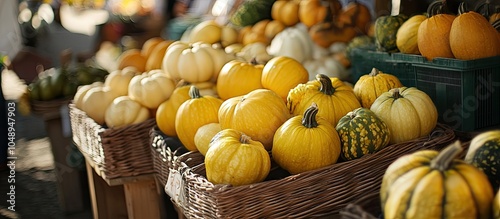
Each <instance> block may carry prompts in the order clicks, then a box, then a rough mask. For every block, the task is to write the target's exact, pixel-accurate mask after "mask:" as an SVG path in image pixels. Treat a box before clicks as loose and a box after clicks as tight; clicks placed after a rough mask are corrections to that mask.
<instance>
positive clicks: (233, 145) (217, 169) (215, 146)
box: [205, 129, 271, 186]
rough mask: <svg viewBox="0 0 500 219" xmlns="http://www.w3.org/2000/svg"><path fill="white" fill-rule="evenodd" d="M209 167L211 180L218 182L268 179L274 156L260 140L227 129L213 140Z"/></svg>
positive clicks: (206, 163)
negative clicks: (271, 156)
mask: <svg viewBox="0 0 500 219" xmlns="http://www.w3.org/2000/svg"><path fill="white" fill-rule="evenodd" d="M205 168H206V172H207V179H208V181H210V182H212V183H214V184H230V185H232V186H241V185H248V184H252V183H258V182H262V181H264V179H265V178H266V177H267V175H268V174H269V172H270V171H271V158H270V157H269V154H268V153H267V151H266V149H264V146H263V145H262V143H260V142H259V141H255V140H252V139H251V138H250V137H249V136H248V135H246V134H244V133H242V132H240V131H238V130H235V129H225V130H222V131H220V132H219V133H217V135H215V136H214V138H213V140H212V141H211V142H210V147H209V149H208V151H207V154H206V156H205Z"/></svg>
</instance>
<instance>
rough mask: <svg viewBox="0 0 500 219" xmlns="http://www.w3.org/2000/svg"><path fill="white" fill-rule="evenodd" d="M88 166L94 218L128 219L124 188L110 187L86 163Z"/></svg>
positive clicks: (119, 186) (87, 163)
mask: <svg viewBox="0 0 500 219" xmlns="http://www.w3.org/2000/svg"><path fill="white" fill-rule="evenodd" d="M86 165H87V176H88V180H89V189H90V199H91V204H92V214H93V218H94V219H108V218H109V219H122V218H123V219H126V218H128V213H127V210H126V207H127V205H126V203H125V194H124V191H123V186H121V185H118V186H109V185H108V184H107V183H106V182H105V181H104V180H103V179H102V178H101V177H100V176H98V175H97V173H96V172H95V171H94V169H93V168H92V166H91V165H90V163H89V162H86Z"/></svg>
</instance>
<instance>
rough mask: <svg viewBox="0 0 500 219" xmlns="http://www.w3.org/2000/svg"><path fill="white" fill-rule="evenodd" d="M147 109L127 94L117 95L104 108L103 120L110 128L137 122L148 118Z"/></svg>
mask: <svg viewBox="0 0 500 219" xmlns="http://www.w3.org/2000/svg"><path fill="white" fill-rule="evenodd" d="M149 117H150V115H149V109H148V108H146V107H144V106H143V105H141V104H140V103H138V102H137V101H135V100H132V99H131V98H130V97H129V96H120V97H117V98H115V99H114V100H113V102H111V104H110V105H109V106H108V108H107V109H106V113H105V116H104V121H105V122H106V125H107V126H108V127H110V128H119V127H122V126H126V125H132V124H137V123H141V122H144V121H146V120H147V119H149Z"/></svg>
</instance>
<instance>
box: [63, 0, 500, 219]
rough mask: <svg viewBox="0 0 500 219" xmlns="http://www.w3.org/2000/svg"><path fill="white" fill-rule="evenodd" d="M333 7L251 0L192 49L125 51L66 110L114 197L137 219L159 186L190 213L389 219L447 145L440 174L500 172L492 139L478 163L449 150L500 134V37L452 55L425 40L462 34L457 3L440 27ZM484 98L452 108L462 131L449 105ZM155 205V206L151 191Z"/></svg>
mask: <svg viewBox="0 0 500 219" xmlns="http://www.w3.org/2000/svg"><path fill="white" fill-rule="evenodd" d="M322 3H325V4H326V5H328V6H327V7H324V5H323V4H320V5H318V1H313V0H302V1H298V0H292V1H284V0H267V1H266V0H249V1H244V2H242V3H241V4H240V5H239V6H237V8H235V10H234V14H232V15H231V17H230V19H229V20H228V22H221V21H220V20H217V19H214V18H213V17H207V18H204V20H202V21H200V22H199V23H197V24H195V25H193V26H192V27H190V28H188V29H187V30H186V31H185V32H184V34H183V36H182V37H181V39H179V40H175V41H172V40H163V39H160V38H151V39H149V40H147V41H146V42H145V43H144V44H143V46H142V48H130V49H128V50H124V51H122V52H121V53H120V54H119V55H118V56H116V59H114V60H112V61H111V62H113V64H111V65H109V66H114V67H115V69H113V70H111V71H110V74H109V75H108V76H107V77H106V78H105V80H104V81H103V82H96V83H88V84H86V86H82V87H80V88H79V89H78V90H77V91H76V93H75V94H74V98H73V99H72V102H71V103H65V104H68V105H69V109H70V117H71V124H72V130H73V140H74V142H75V143H76V145H77V147H78V149H80V151H81V152H82V153H83V154H84V155H85V157H86V159H87V164H88V167H89V168H90V169H91V171H92V174H94V172H95V173H97V174H98V175H99V178H101V179H102V180H104V182H106V183H107V184H108V186H110V187H112V186H123V187H124V188H125V191H124V192H125V201H126V202H127V203H129V206H128V208H127V213H128V214H129V216H130V215H138V214H137V212H139V210H137V209H140V211H147V209H148V207H151V208H149V209H150V212H153V213H156V212H158V209H157V208H156V207H157V206H158V204H159V203H153V204H152V203H146V202H144V200H142V199H140V198H145V197H140V196H139V195H138V194H139V193H140V191H146V190H147V189H146V187H147V186H151V185H153V184H154V187H157V188H160V189H158V191H161V190H162V189H161V188H164V190H165V193H166V194H167V195H168V196H169V197H170V198H171V200H172V203H173V204H174V205H175V206H176V207H177V209H178V213H179V214H181V215H182V216H185V217H187V218H224V217H235V218H239V217H255V218H266V217H272V218H289V217H293V218H310V217H325V216H330V215H338V214H340V213H341V212H342V211H343V209H344V208H346V207H347V206H348V205H349V204H350V203H354V204H358V205H360V207H362V208H363V209H365V210H368V211H370V214H374V215H377V216H378V215H379V214H380V213H381V212H384V213H386V214H387V215H392V213H395V214H396V213H397V212H396V210H394V209H396V207H394V208H391V207H392V206H398V204H399V203H398V202H397V200H399V198H389V199H388V200H389V202H386V201H387V200H386V199H384V198H382V199H381V198H380V194H381V192H382V193H384V194H385V195H387V194H391V195H392V194H400V195H403V196H404V195H405V194H407V192H408V191H406V190H405V191H400V192H398V191H396V190H397V189H393V187H390V186H389V185H386V184H387V183H384V179H385V178H384V176H385V175H387V174H391V173H387V172H386V171H391V170H392V169H391V165H393V164H394V163H396V164H397V162H398V160H399V159H401V158H402V157H404V158H411V156H413V155H415V153H416V154H417V155H418V153H427V152H422V151H424V150H434V151H435V152H432V153H433V156H437V157H438V158H442V159H441V160H439V162H438V161H436V162H434V163H438V164H439V165H438V164H432V163H433V161H429V162H430V163H431V164H430V167H429V165H427V164H422V165H421V166H424V167H423V168H427V169H432V168H438V169H439V171H442V172H445V171H448V169H447V167H448V164H450V163H449V162H452V164H453V165H465V167H463V168H466V169H467V168H468V170H469V169H470V172H471V173H472V172H474V174H475V173H477V174H479V175H481V174H484V173H483V172H487V170H488V169H490V166H492V165H495V164H493V163H485V162H482V160H481V159H485V158H482V157H481V156H483V155H484V153H485V152H484V151H485V150H484V149H483V147H488V148H489V147H492V148H495V149H496V147H497V144H496V143H497V142H494V141H488V142H486V143H483V144H481V146H474V148H478V149H477V150H476V151H475V153H474V152H470V155H469V157H470V158H471V157H474V159H476V160H475V161H470V163H473V164H475V166H474V165H470V164H467V163H464V162H462V161H456V162H455V160H453V159H452V158H454V157H453V156H451V155H450V156H444V155H437V154H438V152H437V151H441V150H442V149H444V148H445V147H446V146H448V145H449V144H451V143H452V142H454V140H456V139H457V136H456V135H455V131H475V130H477V129H480V128H489V127H491V126H494V125H498V124H500V121H499V118H498V113H496V114H495V113H493V112H497V111H498V110H497V108H498V107H500V106H499V105H498V102H499V100H500V99H499V98H498V97H499V95H498V92H497V91H496V90H497V89H491V88H492V87H491V86H495V85H496V83H498V81H499V80H498V77H499V75H500V74H497V73H498V71H497V70H498V69H499V68H498V63H500V62H497V60H498V58H499V57H500V56H499V55H500V53H499V52H498V51H497V50H495V48H497V47H499V46H498V45H497V44H495V43H496V41H498V43H500V38H499V37H497V36H498V35H497V34H496V33H495V32H494V31H490V32H491V33H489V35H488V37H489V38H485V39H482V40H487V41H495V42H492V44H491V45H493V46H492V47H493V48H494V49H493V50H492V51H493V52H492V53H491V54H487V55H486V56H488V57H480V58H479V57H469V58H467V57H462V56H460V55H458V56H457V55H454V54H455V53H457V52H455V51H459V50H460V49H459V48H458V47H456V45H455V44H456V43H453V42H452V40H451V38H450V39H444V40H442V41H441V45H440V46H434V47H430V46H429V45H430V43H429V40H430V39H427V38H426V37H429V35H431V34H436V32H438V31H435V30H434V28H436V27H433V26H432V25H437V26H438V27H437V28H438V29H439V31H442V32H441V34H443V35H447V34H448V35H450V36H451V35H454V34H455V33H454V31H453V29H454V28H456V26H457V25H455V22H456V21H457V19H458V18H460V19H463V18H464V15H466V14H467V13H471V14H474V13H475V12H465V11H463V10H465V9H464V8H463V7H460V8H461V9H460V10H461V11H460V12H459V14H457V15H450V14H446V15H445V14H439V13H438V12H439V10H441V9H442V8H443V7H445V6H443V5H439V4H437V3H435V4H431V7H429V10H430V12H433V13H430V14H429V17H422V16H418V15H415V16H411V17H408V16H407V15H404V14H393V15H387V16H380V17H378V18H377V19H376V20H372V19H371V15H370V10H369V9H368V8H367V6H366V5H364V4H361V3H359V2H350V3H349V4H347V5H345V6H344V7H342V5H340V2H338V1H326V2H322ZM306 8H315V10H318V11H317V15H318V16H319V17H322V16H324V17H322V18H317V19H314V20H308V19H307V18H310V17H308V16H306V15H307V14H308V13H313V10H312V9H311V10H310V11H304V10H305V9H306ZM437 8H439V10H438V9H437ZM322 11H326V12H328V13H325V15H323V14H322V13H323V12H322ZM257 12H258V13H257ZM264 12H265V13H264ZM314 12H315V13H316V11H314ZM477 14H478V15H479V13H477ZM309 15H310V14H309ZM466 16H469V15H466ZM473 16H476V15H473ZM479 16H480V17H481V15H479ZM442 17H444V19H443V21H439V22H434V21H432V20H434V19H441V18H442ZM480 17H477V16H476V17H473V18H467V17H465V19H472V20H473V19H479V18H480ZM431 19H432V20H431ZM440 22H442V23H440ZM485 22H486V23H487V25H490V26H491V27H490V26H488V28H490V30H494V27H493V25H491V24H490V23H489V21H488V20H486V19H485ZM465 23H467V22H465ZM465 23H464V24H462V23H461V24H458V26H459V27H460V26H466V25H467V24H465ZM483 23H484V22H483ZM441 25H444V26H441ZM485 25H486V24H485ZM372 28H375V30H374V31H373V29H372ZM462 28H463V27H462ZM492 28H493V29H492ZM425 31H427V33H426V32H425ZM452 33H453V34H452ZM460 33H461V31H457V32H456V34H459V35H460ZM370 34H371V35H370ZM422 34H424V35H425V36H424V37H420V35H422ZM476 37H479V36H476ZM462 38H463V39H465V38H464V37H462ZM404 39H407V40H404ZM398 40H399V41H398ZM469 40H472V41H474V40H477V39H475V38H471V39H469ZM433 42H434V41H433ZM458 44H460V45H462V44H467V43H464V42H462V43H458ZM488 45H490V44H488ZM441 47H443V48H441ZM444 47H446V48H444ZM457 48H458V49H457ZM458 53H459V52H458ZM458 53H457V54H458ZM469 59H470V60H469ZM148 63H149V64H148ZM471 84H472V85H471ZM482 84H485V85H484V86H482ZM478 92H479V93H478ZM481 92H487V94H488V96H485V95H482V94H483V93H481ZM476 97H481V99H474V100H475V101H474V103H475V104H476V105H474V109H473V110H472V111H471V112H469V111H464V110H462V109H457V110H454V109H452V112H451V113H459V114H460V113H461V115H463V116H464V115H465V114H467V115H469V114H473V115H472V116H471V117H472V118H470V117H464V118H463V120H460V122H461V124H460V125H455V126H450V125H452V124H451V123H450V121H449V119H448V120H447V119H446V118H444V117H446V116H452V115H450V114H446V112H449V111H448V110H449V107H450V106H453V107H454V108H457V107H459V106H455V105H454V104H465V103H467V102H470V98H476ZM457 99H458V101H456V100H457ZM476 100H477V101H476ZM445 114H446V115H445ZM478 145H479V144H478ZM459 148H460V147H459ZM450 150H452V149H449V148H446V149H445V150H442V151H441V153H448V152H449V151H450ZM457 150H458V149H457ZM447 151H448V152H447ZM488 151H489V150H488ZM455 152H456V151H455ZM429 153H430V152H429ZM450 153H451V152H450ZM457 153H458V152H457ZM452 154H455V153H452ZM415 156H416V155H415ZM443 156H444V158H443ZM484 156H486V155H484ZM445 158H449V159H445ZM429 159H431V158H429ZM478 159H479V160H478ZM471 160H472V158H471ZM400 162H401V161H400ZM250 164H252V165H250ZM479 164H482V165H483V166H481V165H479ZM436 165H437V167H436ZM255 166H257V167H256V168H255ZM461 167H462V166H460V168H461ZM388 168H389V169H388ZM396 172H397V171H396ZM393 174H394V173H393ZM401 174H403V172H397V176H395V177H394V179H395V180H394V181H397V180H396V178H398V179H399V176H400V175H401ZM486 175H489V176H490V178H494V177H495V176H496V175H495V173H493V172H491V173H489V174H486ZM486 175H485V176H486ZM483 178H484V179H485V180H482V181H479V180H476V181H474V182H477V184H475V185H472V184H473V182H472V181H471V182H470V183H469V185H470V186H469V187H471V188H470V190H471V191H472V193H476V191H475V190H474V189H475V188H478V187H481V186H482V185H483V184H486V185H488V186H489V185H491V184H494V183H491V182H490V180H487V179H488V178H487V177H483ZM418 179H420V178H418V177H415V180H418ZM155 180H156V182H155ZM438 180H439V179H438ZM446 180H448V179H446ZM446 180H445V179H441V181H446ZM94 182H95V181H94ZM412 182H415V183H417V181H412ZM134 183H139V184H141V185H138V184H134ZM392 183H393V182H391V183H389V184H392ZM398 183H399V181H398ZM397 185H399V184H397ZM464 185H465V184H464ZM386 186H387V187H386ZM488 186H484V187H485V188H486V187H488ZM131 187H133V188H134V189H132V190H133V191H134V192H131V191H132V190H129V191H127V190H126V188H131ZM396 187H398V186H396ZM103 188H106V187H105V186H104V187H103ZM115 188H116V187H115ZM435 189H436V190H437V189H440V188H435ZM119 190H121V189H119ZM385 191H387V193H385ZM433 191H434V190H433ZM493 191H496V189H493V190H492V191H489V190H488V191H487V190H485V191H483V192H484V197H486V198H485V199H484V200H481V201H482V202H481V206H485V205H488V204H490V203H492V200H493V195H494V194H493ZM129 192H131V193H129ZM161 192H163V191H161ZM405 192H406V193H405ZM95 193H96V191H94V194H95ZM490 193H491V194H490ZM144 194H148V195H147V196H149V195H150V196H151V197H153V196H154V197H156V198H158V197H157V196H155V195H154V194H153V192H152V191H151V189H149V190H148V191H146V192H145V193H144ZM384 194H382V195H384ZM422 194H423V193H422ZM449 194H451V193H449ZM136 195H137V196H136ZM156 195H158V194H156ZM490 196H491V197H490ZM132 197H135V198H137V199H135V200H133V198H132ZM395 197H399V196H395ZM405 197H406V196H405ZM481 197H483V196H481ZM460 198H463V197H458V198H457V200H463V199H460ZM450 200H451V197H450ZM94 202H96V203H98V202H99V201H98V200H94ZM141 202H142V203H141ZM421 202H426V199H425V198H422V199H421ZM386 203H389V204H386ZM148 204H149V205H150V206H146V205H148ZM410 204H411V203H410ZM154 206H156V207H154ZM387 206H389V207H387ZM134 207H136V208H137V209H134ZM153 208H154V209H153ZM488 209H489V208H486V207H485V208H484V209H481V210H478V211H481V212H483V213H482V214H485V215H486V214H489V213H486V212H487V211H488ZM136 210H137V211H136ZM398 212H399V211H398ZM457 212H458V211H457ZM405 213H407V212H406V211H405ZM410 213H411V212H410ZM458 213H460V212H458ZM155 216H156V215H154V216H153V217H155Z"/></svg>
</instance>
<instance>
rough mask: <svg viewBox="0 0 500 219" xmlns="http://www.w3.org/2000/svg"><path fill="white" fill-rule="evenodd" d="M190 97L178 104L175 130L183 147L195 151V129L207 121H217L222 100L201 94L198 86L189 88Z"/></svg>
mask: <svg viewBox="0 0 500 219" xmlns="http://www.w3.org/2000/svg"><path fill="white" fill-rule="evenodd" d="M189 96H190V97H191V99H189V100H187V101H185V102H184V103H182V104H181V105H180V106H179V109H178V110H177V113H176V116H175V131H176V133H177V137H178V138H179V140H180V141H181V142H182V144H183V145H184V147H186V149H188V150H190V151H197V150H198V149H197V148H196V145H195V143H194V136H195V135H196V131H198V129H199V128H200V127H201V126H203V125H206V124H208V123H217V122H219V121H218V117H217V116H218V111H219V108H220V106H221V104H222V100H221V99H219V98H215V97H213V96H201V95H200V92H199V90H198V88H196V87H195V86H191V87H190V89H189Z"/></svg>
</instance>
